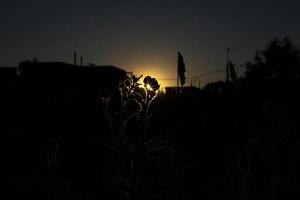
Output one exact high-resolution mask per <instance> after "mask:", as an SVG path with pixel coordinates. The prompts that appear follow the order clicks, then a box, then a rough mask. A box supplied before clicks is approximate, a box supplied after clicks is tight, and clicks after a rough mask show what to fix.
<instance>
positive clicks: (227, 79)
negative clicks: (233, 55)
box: [226, 48, 230, 83]
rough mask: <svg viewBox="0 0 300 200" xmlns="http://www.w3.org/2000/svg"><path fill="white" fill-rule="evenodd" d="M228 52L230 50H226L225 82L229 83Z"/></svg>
mask: <svg viewBox="0 0 300 200" xmlns="http://www.w3.org/2000/svg"><path fill="white" fill-rule="evenodd" d="M229 52H230V48H227V61H226V82H227V83H228V82H229Z"/></svg>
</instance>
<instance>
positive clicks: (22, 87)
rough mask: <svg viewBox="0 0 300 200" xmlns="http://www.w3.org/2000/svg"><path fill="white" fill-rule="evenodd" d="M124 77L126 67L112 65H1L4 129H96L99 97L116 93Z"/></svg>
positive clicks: (50, 131)
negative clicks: (123, 68)
mask: <svg viewBox="0 0 300 200" xmlns="http://www.w3.org/2000/svg"><path fill="white" fill-rule="evenodd" d="M125 77H126V71H124V70H122V69H120V68H117V67H114V66H74V65H71V64H66V63H61V62H29V61H25V62H22V63H20V64H19V66H18V67H6V68H4V67H2V68H0V78H1V86H0V88H1V90H2V91H1V92H2V95H1V96H2V98H1V107H3V109H2V112H1V114H0V115H1V118H3V119H4V122H5V123H4V125H3V126H2V127H1V129H4V130H5V131H4V132H8V133H10V132H13V133H29V134H34V133H39V134H40V135H47V134H50V135H52V134H54V135H55V134H59V133H61V132H62V131H63V132H64V133H65V134H68V133H69V132H72V131H76V132H81V131H82V132H84V133H90V132H89V131H91V132H96V131H98V129H97V128H95V127H96V126H97V124H98V123H99V121H101V120H102V119H100V117H99V115H100V116H101V111H100V109H101V106H100V104H101V95H103V94H104V93H105V94H106V95H108V94H109V95H112V96H114V95H118V84H119V82H121V81H123V80H124V78H125ZM99 113H100V114H99ZM97 120H99V121H97ZM9 124H10V125H9Z"/></svg>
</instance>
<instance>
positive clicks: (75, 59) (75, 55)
mask: <svg viewBox="0 0 300 200" xmlns="http://www.w3.org/2000/svg"><path fill="white" fill-rule="evenodd" d="M74 65H77V54H76V51H74Z"/></svg>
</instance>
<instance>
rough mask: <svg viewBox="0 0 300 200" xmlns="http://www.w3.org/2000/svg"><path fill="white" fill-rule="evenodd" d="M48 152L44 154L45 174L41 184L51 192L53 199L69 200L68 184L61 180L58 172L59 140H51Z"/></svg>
mask: <svg viewBox="0 0 300 200" xmlns="http://www.w3.org/2000/svg"><path fill="white" fill-rule="evenodd" d="M46 148H47V151H46V152H45V154H44V159H43V161H44V166H45V169H46V170H45V172H44V173H43V174H42V175H41V176H40V183H41V184H43V185H45V186H46V187H47V188H49V190H50V191H51V194H52V195H53V199H55V200H67V199H68V186H69V184H68V182H66V181H63V180H60V177H59V174H58V171H59V168H60V159H59V157H58V152H59V144H58V141H57V140H49V141H48V143H47V146H46Z"/></svg>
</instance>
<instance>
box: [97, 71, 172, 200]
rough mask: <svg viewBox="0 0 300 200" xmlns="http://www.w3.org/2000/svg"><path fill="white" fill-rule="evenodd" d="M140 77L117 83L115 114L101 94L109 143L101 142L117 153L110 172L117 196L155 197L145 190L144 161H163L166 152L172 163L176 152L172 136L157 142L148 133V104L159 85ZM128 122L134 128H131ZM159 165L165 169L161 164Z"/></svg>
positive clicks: (130, 197)
mask: <svg viewBox="0 0 300 200" xmlns="http://www.w3.org/2000/svg"><path fill="white" fill-rule="evenodd" d="M141 77H142V76H139V77H136V76H135V75H133V74H130V75H129V76H128V77H127V78H126V80H125V81H124V82H122V83H120V84H119V91H120V108H119V112H118V113H117V115H118V116H117V117H116V116H113V115H112V114H111V111H110V106H109V103H110V101H111V98H110V97H109V96H108V95H107V96H102V102H103V106H104V114H105V117H106V119H107V121H108V124H109V126H110V130H111V142H109V141H103V140H102V141H101V143H102V144H103V145H104V146H106V147H107V148H108V149H109V150H111V151H112V152H113V153H114V155H116V156H115V157H113V158H116V160H115V162H113V163H115V165H114V166H113V167H112V168H111V170H110V171H111V172H110V174H111V175H112V176H113V177H114V181H113V183H112V184H113V185H114V186H115V187H117V188H119V191H120V199H141V200H142V199H144V198H145V197H146V196H147V198H150V196H152V197H151V198H154V197H153V196H155V195H152V194H151V192H149V191H146V185H147V186H149V185H151V183H150V182H151V181H150V182H149V181H148V180H147V181H146V179H147V178H146V176H147V177H149V176H148V175H146V174H145V173H146V172H145V170H146V168H147V164H148V163H149V162H151V161H153V160H156V161H157V164H158V165H159V164H160V165H161V164H162V161H164V160H166V159H164V158H163V156H166V153H167V152H169V153H167V154H168V155H170V156H169V160H170V162H173V161H174V158H175V156H174V155H175V152H176V151H177V150H176V147H175V145H174V144H173V143H172V142H173V141H172V138H171V137H169V138H167V139H166V140H164V141H162V140H161V141H159V140H156V139H155V138H154V137H153V136H152V135H150V134H149V119H150V107H151V103H152V102H153V100H154V99H155V98H156V97H157V95H158V90H159V87H160V85H159V83H158V81H157V80H156V79H155V78H153V77H150V76H146V77H145V78H144V79H143V82H142V83H140V79H141ZM116 119H117V120H116ZM116 124H118V125H116ZM129 124H131V126H133V127H134V128H133V129H130V127H129V126H130V125H129ZM157 157H160V159H157ZM172 159H173V160H172ZM171 160H172V161H171ZM158 168H159V166H158ZM160 168H161V170H162V171H164V169H162V166H160ZM162 171H161V172H162ZM146 182H147V183H146Z"/></svg>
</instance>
